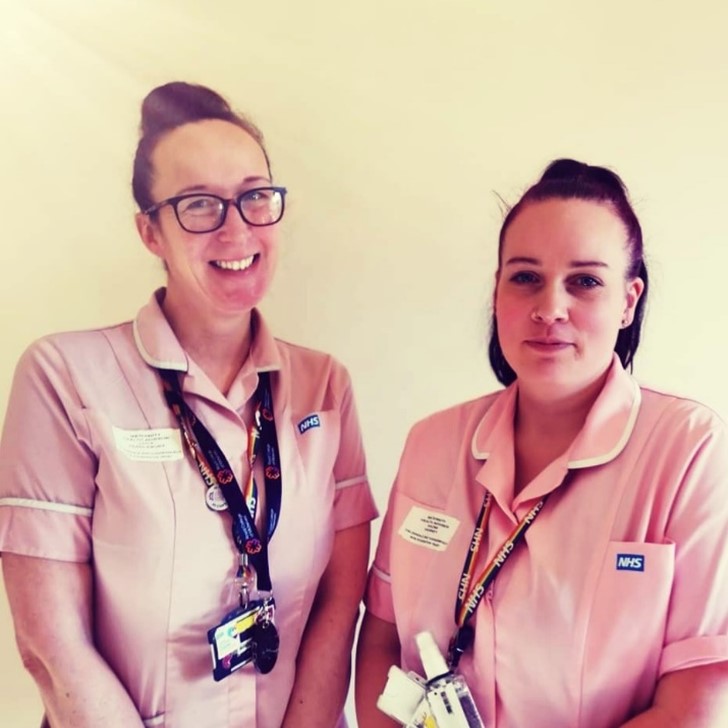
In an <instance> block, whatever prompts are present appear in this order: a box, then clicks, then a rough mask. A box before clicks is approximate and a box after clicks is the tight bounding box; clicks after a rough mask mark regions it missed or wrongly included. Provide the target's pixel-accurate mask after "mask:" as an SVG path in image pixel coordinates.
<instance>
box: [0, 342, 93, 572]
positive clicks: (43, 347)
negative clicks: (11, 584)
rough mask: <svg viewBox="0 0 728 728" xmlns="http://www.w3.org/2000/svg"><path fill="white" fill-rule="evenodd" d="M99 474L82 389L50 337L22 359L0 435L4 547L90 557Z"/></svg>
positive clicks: (42, 554) (0, 520)
mask: <svg viewBox="0 0 728 728" xmlns="http://www.w3.org/2000/svg"><path fill="white" fill-rule="evenodd" d="M95 473H96V458H95V456H94V454H93V452H92V449H91V447H90V442H89V437H88V428H87V425H86V421H85V417H84V410H83V406H82V404H81V402H80V400H79V397H78V393H77V390H76V387H75V386H74V382H73V381H72V377H71V375H70V373H69V370H68V367H67V365H66V362H65V360H64V357H63V355H62V354H61V352H60V350H59V349H58V348H57V347H56V345H55V344H54V342H53V340H52V339H51V338H47V339H42V340H40V341H38V342H36V343H35V344H33V345H31V347H30V348H29V349H28V350H27V351H26V352H25V354H23V356H22V357H21V359H20V361H19V363H18V366H17V368H16V371H15V376H14V379H13V384H12V389H11V392H10V398H9V402H8V408H7V412H6V416H5V424H4V428H3V434H2V439H1V440H0V551H4V552H12V553H17V554H22V555H25V556H37V557H42V558H48V559H56V560H59V561H76V562H86V561H88V560H89V559H90V556H91V515H92V510H93V503H94V494H95V482H94V478H95Z"/></svg>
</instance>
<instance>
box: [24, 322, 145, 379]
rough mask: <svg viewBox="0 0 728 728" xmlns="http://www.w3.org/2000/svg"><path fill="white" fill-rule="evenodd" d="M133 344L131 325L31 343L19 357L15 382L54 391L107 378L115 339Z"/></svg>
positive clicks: (61, 334) (125, 324)
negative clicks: (89, 379) (29, 382)
mask: <svg viewBox="0 0 728 728" xmlns="http://www.w3.org/2000/svg"><path fill="white" fill-rule="evenodd" d="M115 337H116V338H118V339H127V340H128V341H129V342H130V343H132V345H133V342H132V334H131V323H130V322H126V323H123V324H118V325H115V326H109V327H105V328H98V329H87V330H80V331H66V332H62V333H54V334H48V335H46V336H43V337H41V338H39V339H36V340H35V341H33V342H32V343H31V344H30V345H29V346H28V347H27V348H26V349H25V351H24V352H23V353H22V355H21V356H20V358H19V360H18V363H17V366H16V369H15V382H16V385H18V384H19V383H21V382H28V381H35V382H43V383H45V386H47V385H50V386H51V387H52V388H54V389H61V388H64V387H68V386H72V387H73V388H74V389H75V388H76V385H77V384H78V381H79V380H84V379H88V378H91V379H93V378H101V377H105V376H107V375H108V371H109V369H108V365H109V364H110V363H111V360H112V359H114V358H115V353H114V348H115V345H114V344H113V343H112V340H113V339H114V338H115Z"/></svg>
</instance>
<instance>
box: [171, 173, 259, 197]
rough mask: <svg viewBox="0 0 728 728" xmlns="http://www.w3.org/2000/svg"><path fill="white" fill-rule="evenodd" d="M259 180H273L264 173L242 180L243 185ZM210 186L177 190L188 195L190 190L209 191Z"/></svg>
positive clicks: (191, 186) (192, 186)
mask: <svg viewBox="0 0 728 728" xmlns="http://www.w3.org/2000/svg"><path fill="white" fill-rule="evenodd" d="M257 182H264V183H265V184H266V185H269V184H271V181H270V180H269V179H268V178H267V177H263V176H262V175H254V176H252V177H246V178H245V179H243V180H242V181H241V183H240V184H241V185H249V184H251V183H257ZM209 190H210V187H209V185H190V186H189V187H183V188H182V189H181V190H179V192H177V194H178V195H186V194H187V193H188V192H209Z"/></svg>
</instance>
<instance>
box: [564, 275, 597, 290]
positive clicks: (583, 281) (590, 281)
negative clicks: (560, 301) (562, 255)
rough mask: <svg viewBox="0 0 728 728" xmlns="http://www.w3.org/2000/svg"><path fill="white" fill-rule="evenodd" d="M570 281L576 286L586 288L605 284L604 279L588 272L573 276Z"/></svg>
mask: <svg viewBox="0 0 728 728" xmlns="http://www.w3.org/2000/svg"><path fill="white" fill-rule="evenodd" d="M569 283H571V285H573V286H575V287H576V288H584V289H593V288H599V287H600V286H602V285H603V283H602V281H601V280H599V278H597V277H596V276H593V275H589V274H587V273H583V274H580V275H577V276H573V277H572V278H571V279H570V281H569Z"/></svg>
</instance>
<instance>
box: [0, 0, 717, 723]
mask: <svg viewBox="0 0 728 728" xmlns="http://www.w3.org/2000/svg"><path fill="white" fill-rule="evenodd" d="M0 10H1V11H2V13H1V15H0V17H2V25H1V26H0V68H1V69H2V71H1V72H0V97H1V99H2V101H1V102H0V103H1V104H2V114H0V160H1V164H2V170H3V173H2V176H1V178H0V189H1V197H0V199H1V200H2V203H3V204H2V215H1V216H0V220H2V228H1V234H2V242H1V243H0V264H1V266H2V271H3V273H4V280H3V283H2V287H1V288H0V317H1V318H0V327H1V330H2V340H3V347H2V354H1V355H0V412H2V411H4V406H5V401H6V398H7V394H8V390H9V387H10V381H11V376H12V371H13V367H14V363H15V361H16V359H17V357H18V356H19V354H20V352H21V351H22V349H23V348H24V347H25V346H26V345H27V344H28V343H29V342H30V341H31V340H32V339H34V338H35V337H37V336H39V335H41V334H44V333H47V332H50V331H55V330H61V329H71V328H79V327H86V326H95V325H99V324H106V323H111V322H115V321H119V320H123V319H126V318H129V317H130V316H132V315H133V314H134V312H135V311H136V309H137V308H138V307H139V306H140V305H141V304H142V303H143V302H144V301H145V300H146V298H147V297H148V295H149V293H150V291H151V290H152V289H153V288H154V287H155V286H156V285H158V284H159V283H160V282H161V280H162V276H161V272H160V270H159V266H158V265H157V263H156V262H155V261H154V260H153V259H151V257H150V256H149V255H147V254H146V253H145V252H144V250H143V249H142V246H141V245H140V244H139V242H138V241H137V239H136V234H135V230H134V227H133V223H132V214H133V212H134V210H133V206H132V203H131V198H130V194H129V191H128V187H129V175H130V163H131V158H132V154H133V149H134V144H135V138H136V126H137V123H138V116H137V115H138V108H139V103H140V101H141V99H142V97H143V95H144V94H145V93H146V91H147V90H149V89H150V88H151V87H152V86H153V85H156V84H158V83H161V82H164V81H167V80H172V79H185V80H191V81H197V82H202V83H206V84H209V85H212V86H213V87H215V88H217V89H219V90H220V91H222V92H224V93H225V94H227V95H229V97H230V98H231V99H232V100H233V101H234V103H235V104H236V105H237V106H238V107H239V108H242V109H244V110H246V111H248V112H249V113H250V114H251V115H252V116H253V117H254V118H255V119H256V120H257V121H258V123H259V124H260V126H261V127H262V128H263V129H264V131H265V132H266V136H267V139H268V145H269V151H270V153H271V156H272V159H273V164H274V171H275V173H276V178H277V181H279V182H281V183H282V184H285V185H287V186H288V187H289V190H290V197H289V202H290V207H289V211H288V214H287V218H286V220H285V231H284V239H285V245H284V252H283V255H282V260H281V264H280V269H279V272H278V277H277V281H276V284H275V287H274V290H273V291H272V293H271V294H270V296H269V298H268V300H267V301H266V303H265V306H264V309H265V311H266V312H267V315H268V316H269V318H270V319H271V321H272V323H273V324H274V328H275V329H276V330H277V332H278V333H279V335H280V336H282V337H284V338H290V339H292V340H295V341H297V342H301V343H305V344H307V345H310V346H314V347H319V348H323V349H327V350H329V351H331V352H333V353H335V354H336V355H337V356H338V357H339V358H340V359H342V360H343V361H344V362H345V363H346V364H347V365H348V367H349V369H350V371H351V373H352V376H353V379H354V383H355V388H356V392H357V395H358V401H359V409H360V415H361V421H362V426H363V429H364V435H365V440H366V446H367V451H368V455H369V464H370V474H371V476H372V482H373V485H374V488H375V492H376V496H377V500H378V502H379V504H380V506H381V507H382V508H384V506H385V503H386V496H387V492H388V488H389V485H390V482H391V480H392V477H393V476H394V473H395V469H396V464H397V458H398V454H399V451H400V449H401V446H402V444H403V439H404V437H405V434H406V431H407V429H408V428H409V426H410V425H411V424H412V422H413V421H414V420H415V419H417V418H419V417H421V416H423V415H424V414H426V413H428V412H431V411H433V410H435V409H438V408H441V407H444V406H446V405H448V404H451V403H454V402H457V401H458V400H462V399H464V398H468V397H472V396H475V395H477V394H479V393H481V392H484V391H486V390H488V389H491V388H493V387H494V385H495V381H494V379H493V377H492V375H491V374H490V371H489V369H488V366H487V359H486V354H485V346H484V332H485V328H486V319H487V314H488V305H489V299H490V293H491V281H492V277H493V272H494V249H495V240H496V236H497V231H498V226H499V222H500V220H501V209H500V206H499V202H498V196H499V195H500V196H502V197H504V198H505V199H506V200H509V201H513V200H514V199H515V198H516V197H517V195H518V193H519V191H520V190H521V189H522V188H523V187H524V186H525V185H526V184H528V183H529V182H531V181H533V180H534V179H535V177H536V176H537V174H538V173H539V172H540V171H541V169H542V168H543V167H544V165H545V164H546V163H547V161H549V160H550V159H552V158H554V157H558V156H566V155H568V156H575V157H577V158H582V159H585V160H587V161H591V162H595V163H604V164H608V165H611V166H613V167H614V168H615V169H616V170H617V171H618V172H619V173H620V174H621V175H622V176H623V177H624V179H625V180H626V181H627V183H628V185H629V186H630V189H631V191H632V194H633V197H634V200H635V202H636V207H637V211H638V214H639V215H640V217H641V220H642V223H643V226H644V229H645V234H646V245H647V249H648V252H649V259H650V260H649V262H650V266H651V273H652V284H653V288H652V296H651V305H650V309H649V313H648V318H647V329H646V331H647V333H646V336H645V340H644V345H643V348H642V350H641V351H640V353H639V355H638V357H637V368H636V373H637V375H638V376H639V378H640V379H642V380H646V381H649V382H652V383H655V384H657V385H659V386H663V387H666V388H669V389H671V390H677V391H679V392H682V393H684V394H686V395H688V396H692V397H695V398H698V399H701V400H704V401H706V402H708V403H710V404H712V406H713V407H714V408H715V409H716V410H717V411H718V412H719V413H721V414H722V415H723V416H724V417H728V388H726V387H725V386H724V370H725V361H726V359H727V358H728V357H727V355H728V344H726V338H725V337H726V328H727V327H726V324H727V323H728V317H727V316H726V272H727V271H728V222H727V220H728V217H727V216H726V213H725V209H726V203H725V197H726V192H728V180H727V179H726V177H727V171H726V170H727V169H728V134H726V129H728V50H726V43H725V33H726V28H727V27H728V6H726V5H725V4H723V3H719V2H716V1H715V0H694V2H692V3H689V4H685V3H674V2H656V1H653V2H647V1H645V2H634V0H629V1H627V0H613V1H612V2H610V3H591V2H584V0H582V1H581V2H577V1H576V0H574V1H570V0H551V1H550V2H548V3H546V2H536V1H535V0H522V1H521V2H515V1H512V2H499V3H495V2H491V1H489V0H368V1H367V2H358V3H353V2H352V3H347V2H345V1H344V0H277V1H276V0H274V1H272V2H265V3H262V2H249V1H245V0H243V1H242V2H241V0H235V1H233V0H219V1H218V2H216V3H210V2H193V1H192V0H176V1H173V0H146V2H142V0H103V1H99V0H55V1H54V0H17V1H16V2H13V1H12V0H0ZM377 528H378V526H377ZM140 588H144V585H140ZM49 614H50V615H51V618H52V605H49ZM0 674H2V675H3V679H2V681H0V725H2V726H8V727H9V728H30V727H33V726H36V725H37V722H38V721H37V717H38V713H39V707H38V701H37V698H36V697H35V691H34V688H33V687H32V685H31V683H30V681H29V680H28V679H27V678H26V677H25V676H24V674H23V673H22V671H21V668H20V666H19V662H18V660H17V658H16V657H15V653H14V646H13V638H12V632H11V626H10V619H9V616H8V612H7V606H6V601H5V598H4V594H0Z"/></svg>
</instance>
